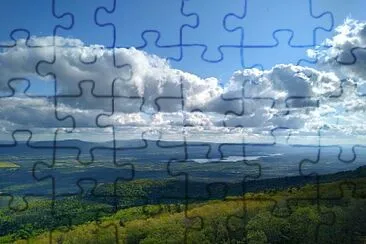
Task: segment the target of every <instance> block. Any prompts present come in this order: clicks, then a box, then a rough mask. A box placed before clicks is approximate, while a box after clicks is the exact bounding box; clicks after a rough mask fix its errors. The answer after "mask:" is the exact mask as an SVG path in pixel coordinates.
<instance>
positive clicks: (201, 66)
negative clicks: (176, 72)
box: [169, 45, 244, 84]
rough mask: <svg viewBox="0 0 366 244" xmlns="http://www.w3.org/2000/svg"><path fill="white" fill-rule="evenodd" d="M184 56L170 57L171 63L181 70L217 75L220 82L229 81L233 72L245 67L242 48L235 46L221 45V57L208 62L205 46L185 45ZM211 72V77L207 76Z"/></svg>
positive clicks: (199, 74) (205, 75) (204, 75)
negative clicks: (175, 58)
mask: <svg viewBox="0 0 366 244" xmlns="http://www.w3.org/2000/svg"><path fill="white" fill-rule="evenodd" d="M182 49H183V56H182V58H181V59H179V60H172V59H170V60H169V62H170V63H171V65H172V66H173V67H175V68H177V69H180V70H187V71H189V72H190V73H192V74H195V75H198V76H200V77H205V78H209V77H215V78H217V79H218V80H220V83H222V84H224V83H225V82H227V81H228V80H229V79H230V77H231V76H232V74H233V73H234V72H235V71H237V70H240V69H242V68H243V67H244V64H243V62H242V61H243V54H242V52H241V50H242V49H240V48H235V47H221V48H220V49H219V51H220V53H221V58H220V59H218V60H216V61H215V62H207V61H205V59H203V56H202V53H203V52H204V50H205V48H204V47H201V46H197V45H196V46H195V45H191V46H183V47H182ZM207 74H209V77H208V76H207Z"/></svg>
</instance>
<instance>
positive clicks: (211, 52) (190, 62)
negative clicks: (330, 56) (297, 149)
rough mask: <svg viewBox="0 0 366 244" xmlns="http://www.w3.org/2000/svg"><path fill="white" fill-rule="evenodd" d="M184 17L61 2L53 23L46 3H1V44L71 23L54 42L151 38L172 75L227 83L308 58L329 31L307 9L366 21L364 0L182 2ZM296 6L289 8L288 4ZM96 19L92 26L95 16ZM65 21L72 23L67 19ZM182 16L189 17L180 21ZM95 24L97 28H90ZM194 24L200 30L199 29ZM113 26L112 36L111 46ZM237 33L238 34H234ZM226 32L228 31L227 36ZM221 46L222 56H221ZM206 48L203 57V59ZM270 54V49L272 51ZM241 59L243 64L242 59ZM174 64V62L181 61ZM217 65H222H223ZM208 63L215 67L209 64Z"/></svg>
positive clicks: (166, 10) (149, 8)
mask: <svg viewBox="0 0 366 244" xmlns="http://www.w3.org/2000/svg"><path fill="white" fill-rule="evenodd" d="M183 2H184V7H183V8H182V9H181V5H182V1H180V0H172V1H169V0H157V1H149V0H140V1H134V0H125V1H116V3H115V11H114V12H112V13H111V14H109V13H108V12H106V11H105V10H104V9H103V7H104V8H105V9H107V10H112V9H113V4H114V1H113V0H107V1H101V0H92V1H87V4H86V3H85V1H68V0H66V1H61V0H55V1H54V6H55V14H56V15H58V16H62V15H63V14H66V16H64V17H63V18H60V19H57V18H55V16H54V15H53V13H52V1H51V0H39V1H36V2H33V1H16V0H15V1H6V2H5V1H4V2H2V3H1V8H0V12H1V16H3V19H4V20H8V21H2V22H1V23H0V28H1V30H2V31H1V32H0V33H1V34H0V40H3V41H5V40H9V35H10V33H11V31H12V30H14V29H16V28H22V29H26V30H28V31H29V32H30V34H31V35H36V36H47V35H52V33H53V29H54V27H55V26H56V25H57V24H60V25H63V26H70V24H71V18H69V17H70V15H72V16H73V17H74V23H73V25H72V26H70V27H71V28H70V29H67V30H64V29H58V31H57V33H56V34H57V35H59V36H64V37H72V38H77V39H80V40H82V41H83V42H85V43H87V44H100V45H105V46H109V47H112V46H113V45H114V44H115V45H116V46H119V47H126V46H127V47H129V46H136V47H142V46H144V45H145V43H144V41H143V40H142V39H141V33H142V32H144V31H147V30H154V31H155V32H150V33H147V34H146V36H145V37H146V40H148V41H149V42H148V43H147V45H146V47H144V48H143V49H144V50H146V51H147V52H149V53H154V54H157V55H159V56H162V57H170V58H173V60H172V61H171V64H172V66H173V67H176V68H179V69H182V70H184V71H187V72H191V73H194V74H197V75H199V76H201V77H208V76H214V77H217V78H221V79H222V81H223V82H225V80H227V79H228V78H229V77H230V76H231V74H232V73H233V71H235V70H237V69H239V68H241V67H242V65H243V64H244V66H252V65H254V64H260V65H262V66H263V67H264V68H270V67H272V66H274V65H275V64H278V63H296V62H298V61H299V60H300V59H308V58H307V56H306V49H307V48H308V47H306V46H307V45H312V44H313V43H312V39H313V35H312V32H311V30H312V29H314V28H317V27H323V28H329V27H331V23H330V18H329V16H327V15H326V16H323V17H322V18H319V19H315V18H313V17H311V16H310V13H309V6H310V3H312V7H313V10H312V11H313V14H314V15H320V14H322V13H325V12H327V11H329V12H330V13H332V15H333V17H334V26H337V25H340V24H341V23H342V22H343V21H344V19H345V18H346V17H349V16H351V17H352V18H354V19H358V20H364V19H365V14H364V9H365V7H366V3H365V2H364V1H362V0H350V1H343V0H313V1H309V0H301V1H263V0H259V1H253V0H247V1H245V0H232V1H194V0H185V1H183ZM291 2H293V3H295V2H296V4H292V5H289V3H291ZM245 6H247V8H246V11H247V12H246V17H245V18H244V19H243V20H242V21H240V20H238V21H235V19H234V18H230V17H228V18H227V21H226V22H225V21H224V18H225V16H226V15H227V14H230V13H233V14H236V15H239V16H240V15H242V14H244V9H245ZM97 8H101V9H99V11H97V13H96V19H94V15H95V12H96V10H97ZM69 14H70V15H69ZM184 15H186V16H184ZM95 20H96V21H97V23H98V24H100V25H97V23H96V22H95ZM197 20H199V24H198V22H197ZM108 23H113V24H114V25H115V28H116V40H115V43H114V41H113V40H114V39H113V29H112V28H111V26H110V25H106V26H103V24H108ZM237 24H242V25H241V27H243V28H245V29H244V32H245V33H244V36H243V38H242V35H241V33H240V32H241V31H240V30H237V31H234V32H229V31H228V30H232V29H235V27H236V25H237ZM239 27H240V26H239ZM225 28H226V29H225ZM277 29H292V30H293V31H294V39H293V40H294V41H293V43H294V44H295V45H298V46H305V47H289V46H288V44H287V42H288V39H289V37H290V34H291V33H289V32H286V31H283V32H279V33H277V38H278V40H279V43H278V45H276V41H275V40H273V39H272V32H274V31H275V30H277ZM157 33H160V35H161V36H160V40H159V45H161V46H163V47H157V46H156V45H155V39H156V37H157ZM332 34H333V31H330V32H326V31H324V30H318V31H317V33H316V35H317V41H318V43H316V44H320V43H321V42H322V41H323V40H324V39H325V38H328V37H331V36H332ZM16 36H17V37H24V33H21V32H20V33H17V34H16ZM181 42H182V43H183V44H185V45H187V46H185V47H184V48H183V56H182V57H180V56H181V49H180V47H178V46H177V45H179V44H180V43H181ZM241 44H242V45H248V46H252V47H248V48H243V49H242V50H241V48H235V47H233V46H235V45H241ZM220 45H224V46H226V47H223V48H222V52H223V56H222V55H221V54H220V53H219V52H218V50H217V48H218V47H219V46H220ZM205 46H207V52H206V53H205V54H204V55H203V59H202V58H201V55H202V53H203V51H204V48H205ZM271 46H273V47H271ZM241 52H242V53H243V58H244V60H242V58H241ZM179 58H181V59H180V60H179V61H176V60H174V59H179ZM221 59H222V60H221ZM212 62H213V63H212Z"/></svg>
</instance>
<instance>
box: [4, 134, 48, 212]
mask: <svg viewBox="0 0 366 244" xmlns="http://www.w3.org/2000/svg"><path fill="white" fill-rule="evenodd" d="M20 135H21V137H20ZM4 139H5V138H4ZM12 139H13V140H12V141H2V142H1V144H0V157H1V158H3V160H4V162H3V163H2V164H4V165H3V167H2V170H1V172H0V174H1V182H0V187H1V189H0V191H1V195H3V196H4V195H6V196H9V197H11V199H10V201H9V208H10V209H13V210H17V209H18V208H20V209H19V211H20V210H25V209H26V208H27V206H28V205H27V204H28V203H27V200H26V198H27V197H32V196H46V197H47V196H48V197H50V196H51V193H52V185H51V184H41V183H39V182H37V181H36V179H35V178H34V175H33V165H34V164H35V163H36V162H37V161H39V160H41V158H43V157H47V158H52V155H53V152H54V147H53V144H52V143H41V142H34V141H33V140H32V132H31V131H30V130H14V131H13V132H12ZM20 152H21V156H14V155H20ZM40 155H42V156H40ZM9 156H10V157H9ZM5 160H6V161H5ZM9 160H10V161H9ZM18 182H22V185H23V187H17V186H18V185H17V183H18ZM16 196H18V197H19V196H21V197H22V199H23V201H24V203H23V204H20V207H19V206H13V203H16V201H14V199H13V198H14V197H16Z"/></svg>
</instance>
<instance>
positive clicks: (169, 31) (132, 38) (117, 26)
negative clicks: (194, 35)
mask: <svg viewBox="0 0 366 244" xmlns="http://www.w3.org/2000/svg"><path fill="white" fill-rule="evenodd" d="M184 4H185V1H183V0H175V1H167V0H159V2H154V3H152V2H151V1H147V0H138V1H131V0H126V1H121V2H117V1H114V3H113V7H111V8H109V9H108V8H103V7H101V8H98V9H97V11H96V23H97V25H99V26H100V27H101V28H106V27H108V28H112V31H111V33H110V35H109V36H110V39H109V40H111V45H110V47H113V48H116V47H137V48H144V47H145V46H146V40H143V39H144V37H143V36H144V34H145V33H151V32H152V33H158V35H159V36H160V38H159V40H158V43H159V46H162V47H172V46H176V47H179V46H180V45H181V44H182V41H181V35H182V34H181V32H182V28H183V26H185V25H189V26H192V25H194V24H195V22H196V20H194V22H193V19H194V18H193V16H191V15H186V14H184V13H183V7H184ZM158 6H159V7H158ZM160 6H164V7H163V8H161V7H160ZM106 14H107V16H106ZM161 16H167V17H166V18H161ZM106 19H107V21H106ZM166 19H169V21H166ZM191 23H193V24H191ZM174 53H175V54H174V57H173V58H178V59H179V58H180V57H181V50H180V48H177V49H176V51H175V52H174ZM120 63H121V62H120V61H119V57H117V56H116V66H118V65H119V64H120Z"/></svg>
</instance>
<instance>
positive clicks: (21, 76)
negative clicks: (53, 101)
mask: <svg viewBox="0 0 366 244" xmlns="http://www.w3.org/2000/svg"><path fill="white" fill-rule="evenodd" d="M17 34H18V35H17V36H15V37H14V40H15V41H16V46H14V47H11V48H10V47H5V48H2V50H1V51H0V63H1V64H2V65H1V66H0V71H1V74H2V77H1V79H0V96H13V95H15V93H16V92H18V93H19V92H24V93H25V95H28V96H47V95H48V96H49V95H52V94H53V92H54V83H52V82H45V81H44V80H43V79H41V78H39V77H37V76H36V75H35V73H36V65H37V62H39V61H41V60H44V59H52V50H53V47H51V46H47V45H48V44H49V45H52V40H51V39H52V38H47V37H44V38H35V37H30V36H29V33H26V32H24V31H19V32H17ZM20 34H26V35H25V36H24V35H20ZM27 41H29V42H31V43H33V45H37V46H40V45H42V44H45V45H46V44H47V45H46V46H45V47H41V46H40V47H37V48H35V47H29V46H28V44H27ZM15 74H16V75H15ZM21 81H23V83H24V82H26V83H27V84H26V87H25V88H24V87H22V86H19V83H20V82H21ZM23 83H21V85H23ZM21 89H23V90H21Z"/></svg>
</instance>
